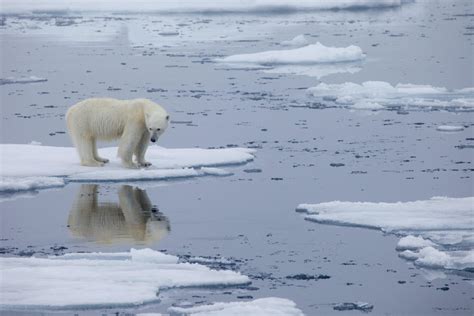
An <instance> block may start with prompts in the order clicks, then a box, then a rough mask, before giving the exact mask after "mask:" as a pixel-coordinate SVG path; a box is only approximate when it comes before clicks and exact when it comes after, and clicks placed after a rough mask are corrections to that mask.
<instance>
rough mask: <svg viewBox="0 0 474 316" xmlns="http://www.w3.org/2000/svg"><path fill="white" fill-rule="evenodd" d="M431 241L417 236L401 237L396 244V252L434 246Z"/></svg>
mask: <svg viewBox="0 0 474 316" xmlns="http://www.w3.org/2000/svg"><path fill="white" fill-rule="evenodd" d="M434 245H435V244H434V243H432V242H431V241H429V240H427V239H424V238H423V237H419V236H411V235H409V236H405V237H402V238H401V239H400V240H399V241H398V244H397V250H416V249H420V248H424V247H428V246H434Z"/></svg>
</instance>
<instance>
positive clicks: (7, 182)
mask: <svg viewBox="0 0 474 316" xmlns="http://www.w3.org/2000/svg"><path fill="white" fill-rule="evenodd" d="M64 184H65V183H64V179H63V178H60V177H25V178H15V177H2V178H0V192H15V191H29V190H40V189H48V188H57V187H62V186H64Z"/></svg>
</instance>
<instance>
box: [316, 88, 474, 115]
mask: <svg viewBox="0 0 474 316" xmlns="http://www.w3.org/2000/svg"><path fill="white" fill-rule="evenodd" d="M308 92H309V94H310V95H312V96H313V97H315V98H316V99H317V100H318V101H320V102H323V103H329V104H332V105H334V106H343V107H349V108H358V107H359V106H360V105H363V104H374V105H375V104H377V108H379V109H381V108H392V107H394V108H407V109H409V108H427V109H435V108H436V109H459V110H473V109H474V99H472V98H469V97H472V96H473V95H474V91H473V88H464V89H458V90H449V89H447V88H444V87H434V86H430V85H414V84H401V83H399V84H397V85H395V86H392V85H391V84H390V83H388V82H384V81H366V82H363V83H362V84H357V83H352V82H345V83H341V84H326V83H320V84H319V85H317V86H315V87H312V88H309V89H308ZM361 108H364V106H362V107H361Z"/></svg>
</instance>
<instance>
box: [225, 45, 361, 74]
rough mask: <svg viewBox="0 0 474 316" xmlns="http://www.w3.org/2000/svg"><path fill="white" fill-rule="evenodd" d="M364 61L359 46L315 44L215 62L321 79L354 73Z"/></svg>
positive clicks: (243, 55)
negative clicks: (337, 74)
mask: <svg viewBox="0 0 474 316" xmlns="http://www.w3.org/2000/svg"><path fill="white" fill-rule="evenodd" d="M293 41H295V42H300V43H302V40H301V39H299V40H297V38H294V39H293V40H292V41H290V42H293ZM287 46H288V45H287ZM294 46H298V45H294ZM364 58H365V54H364V53H363V52H362V49H361V48H360V47H358V46H354V45H351V46H348V47H327V46H324V45H322V44H321V43H319V42H318V43H316V44H311V45H306V46H303V47H299V48H293V49H286V50H272V51H264V52H259V53H254V54H241V55H232V56H228V57H225V58H219V59H216V61H217V62H220V63H222V64H224V65H226V66H228V67H231V68H234V69H235V68H237V69H255V70H262V71H264V72H265V73H284V74H294V75H304V76H310V77H316V78H322V77H324V76H327V75H330V74H336V73H345V72H348V73H356V72H358V71H359V70H360V69H361V67H360V65H358V64H357V62H360V61H361V60H363V59H364Z"/></svg>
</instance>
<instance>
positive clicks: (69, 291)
mask: <svg viewBox="0 0 474 316" xmlns="http://www.w3.org/2000/svg"><path fill="white" fill-rule="evenodd" d="M177 260H178V258H177V257H175V256H171V255H166V254H163V253H160V252H158V251H153V250H150V249H143V250H134V249H132V250H131V251H130V252H129V253H109V254H107V253H94V254H69V255H65V256H59V257H50V258H35V257H31V258H25V257H15V258H5V257H2V258H0V271H1V275H2V283H1V288H0V290H1V297H2V301H1V306H2V307H22V308H38V307H61V308H71V307H74V308H78V307H90V306H126V305H138V304H143V303H146V302H151V301H156V300H157V294H158V292H159V290H160V289H165V288H176V287H195V286H202V287H206V286H232V285H242V284H248V283H250V281H249V279H248V277H246V276H243V275H241V274H240V273H238V272H233V271H226V270H219V271H217V270H211V269H209V268H207V267H205V266H202V265H199V264H189V263H178V261H177Z"/></svg>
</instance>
